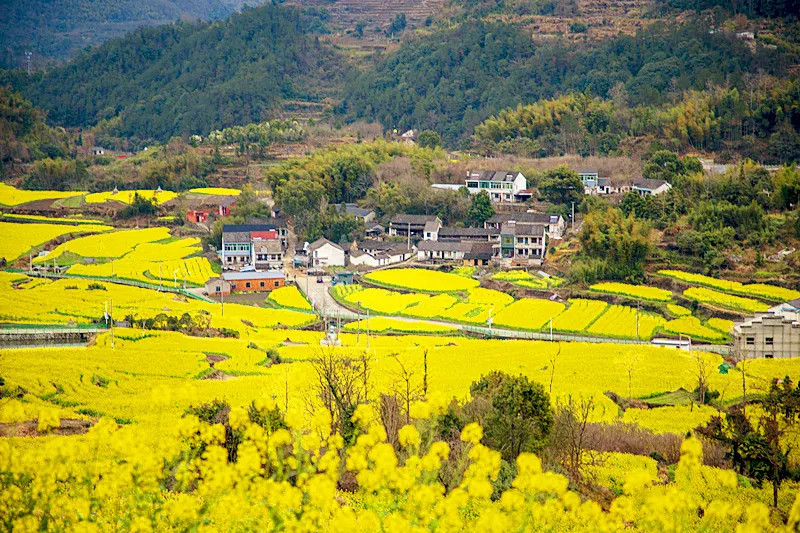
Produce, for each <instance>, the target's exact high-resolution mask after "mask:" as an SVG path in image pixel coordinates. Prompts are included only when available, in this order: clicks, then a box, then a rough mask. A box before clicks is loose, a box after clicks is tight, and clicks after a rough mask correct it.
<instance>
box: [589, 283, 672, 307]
mask: <svg viewBox="0 0 800 533" xmlns="http://www.w3.org/2000/svg"><path fill="white" fill-rule="evenodd" d="M589 290H591V291H593V292H601V293H605V294H618V295H620V296H629V297H631V298H635V299H637V300H651V301H653V302H669V301H670V300H672V293H671V292H670V291H667V290H664V289H659V288H658V287H648V286H646V285H630V284H628V283H618V282H606V283H595V284H594V285H592V286H591V287H589Z"/></svg>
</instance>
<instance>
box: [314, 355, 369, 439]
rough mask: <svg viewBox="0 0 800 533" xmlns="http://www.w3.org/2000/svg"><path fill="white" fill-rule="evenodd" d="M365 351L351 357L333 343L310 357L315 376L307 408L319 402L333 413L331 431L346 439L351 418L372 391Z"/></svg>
mask: <svg viewBox="0 0 800 533" xmlns="http://www.w3.org/2000/svg"><path fill="white" fill-rule="evenodd" d="M368 362H369V359H368V357H367V356H366V354H361V355H359V356H355V357H354V356H352V355H351V354H346V353H341V352H338V351H337V350H336V349H335V348H334V347H333V346H328V347H320V349H319V351H317V352H316V354H315V355H314V357H313V358H312V359H311V361H310V363H311V367H312V368H313V369H314V373H315V374H316V379H315V380H314V382H313V384H312V385H311V394H310V395H309V397H307V399H306V405H307V407H308V409H310V410H312V411H313V410H314V409H316V408H317V406H318V402H322V405H323V406H324V407H325V408H326V409H328V410H329V411H330V412H331V431H338V432H340V433H341V435H342V436H343V437H345V440H347V439H348V438H349V437H350V436H351V435H352V431H353V423H352V421H351V418H352V416H353V412H354V411H355V409H356V406H358V405H359V404H361V403H366V402H367V398H368V392H369V379H370V370H369V365H368Z"/></svg>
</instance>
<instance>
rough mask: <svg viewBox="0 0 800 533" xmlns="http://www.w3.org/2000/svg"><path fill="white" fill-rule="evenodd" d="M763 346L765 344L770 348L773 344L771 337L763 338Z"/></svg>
mask: <svg viewBox="0 0 800 533" xmlns="http://www.w3.org/2000/svg"><path fill="white" fill-rule="evenodd" d="M764 344H766V345H767V346H772V344H773V341H772V337H764Z"/></svg>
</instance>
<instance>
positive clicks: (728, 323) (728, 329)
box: [708, 318, 734, 333]
mask: <svg viewBox="0 0 800 533" xmlns="http://www.w3.org/2000/svg"><path fill="white" fill-rule="evenodd" d="M708 325H709V327H712V328H714V329H717V330H719V331H721V332H723V333H732V332H733V325H734V324H733V320H726V319H724V318H709V319H708Z"/></svg>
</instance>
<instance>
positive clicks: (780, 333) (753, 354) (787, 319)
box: [733, 300, 800, 359]
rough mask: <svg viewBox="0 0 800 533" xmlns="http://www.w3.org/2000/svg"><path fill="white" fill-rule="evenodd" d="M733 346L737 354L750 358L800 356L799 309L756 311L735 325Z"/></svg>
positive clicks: (797, 301) (798, 301)
mask: <svg viewBox="0 0 800 533" xmlns="http://www.w3.org/2000/svg"><path fill="white" fill-rule="evenodd" d="M796 305H797V306H800V300H796ZM773 309H774V308H773ZM733 347H734V354H735V356H736V357H744V358H746V359H762V358H766V359H772V358H775V359H786V358H790V357H800V320H798V313H792V312H780V311H774V310H770V311H769V312H766V313H756V315H755V316H754V317H753V318H750V319H748V320H745V321H744V322H742V323H741V324H736V325H735V326H734V328H733Z"/></svg>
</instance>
